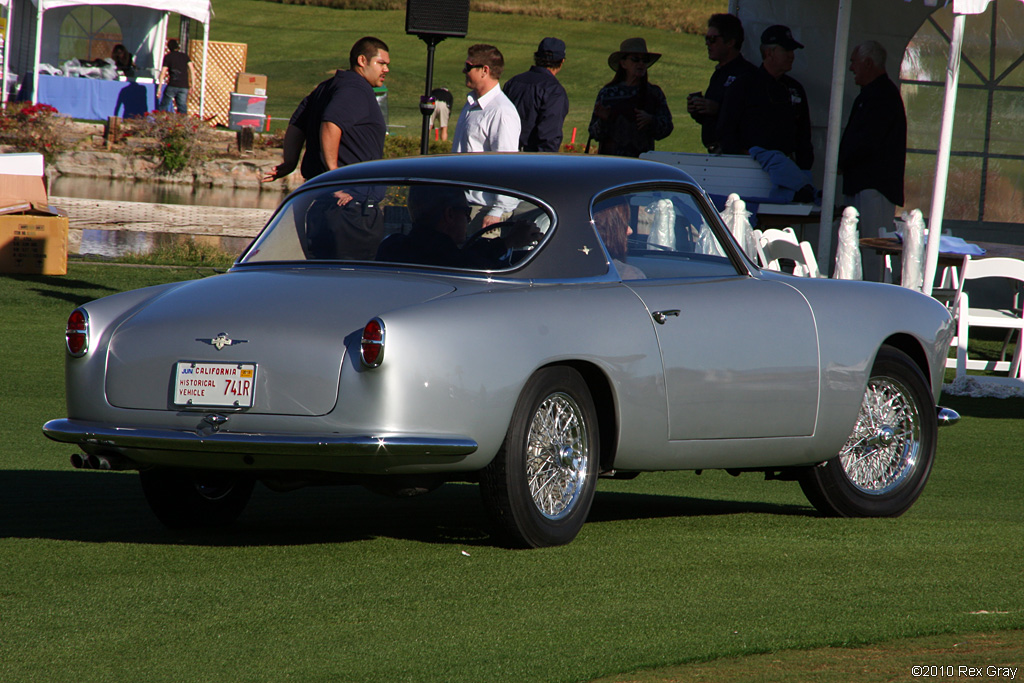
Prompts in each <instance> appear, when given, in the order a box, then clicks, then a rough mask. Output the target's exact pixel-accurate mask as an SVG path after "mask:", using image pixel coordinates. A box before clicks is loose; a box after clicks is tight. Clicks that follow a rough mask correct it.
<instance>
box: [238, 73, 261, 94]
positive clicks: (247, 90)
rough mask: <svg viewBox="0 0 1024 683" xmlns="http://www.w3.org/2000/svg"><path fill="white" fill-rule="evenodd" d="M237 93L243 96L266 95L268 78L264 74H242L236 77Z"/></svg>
mask: <svg viewBox="0 0 1024 683" xmlns="http://www.w3.org/2000/svg"><path fill="white" fill-rule="evenodd" d="M235 92H236V93H239V94H242V95H266V94H267V77H266V76H264V75H262V74H247V73H240V74H238V76H236V77H235Z"/></svg>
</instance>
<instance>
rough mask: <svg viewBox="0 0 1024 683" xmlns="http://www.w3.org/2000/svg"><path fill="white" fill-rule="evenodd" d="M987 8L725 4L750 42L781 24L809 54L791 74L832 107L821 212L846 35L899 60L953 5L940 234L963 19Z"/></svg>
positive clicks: (831, 181)
mask: <svg viewBox="0 0 1024 683" xmlns="http://www.w3.org/2000/svg"><path fill="white" fill-rule="evenodd" d="M990 2H991V0H952V1H951V3H950V0H806V1H804V2H792V1H788V2H787V1H786V0H730V2H729V11H730V12H732V13H733V14H735V15H736V16H738V17H739V18H740V19H741V20H742V21H743V24H744V27H745V28H746V29H747V31H748V35H751V36H756V35H759V34H760V31H761V30H763V29H764V28H765V27H767V26H768V25H770V24H776V23H781V24H786V25H789V26H790V27H791V28H793V29H794V31H795V32H796V33H797V36H798V39H799V40H800V41H801V42H803V43H804V44H805V45H806V46H807V49H806V50H805V51H804V52H806V53H807V54H808V55H811V56H812V57H811V59H809V60H806V61H804V62H802V63H801V60H799V59H798V68H799V69H801V71H798V68H794V72H795V73H794V75H796V77H797V79H798V80H801V82H803V83H804V85H805V87H806V88H807V90H808V94H809V97H810V99H811V102H812V106H813V105H814V103H815V102H816V101H817V102H822V101H828V103H829V104H828V126H827V129H826V131H825V140H824V142H825V157H824V162H823V168H822V206H823V207H831V206H833V205H834V203H835V198H836V177H837V173H836V170H837V160H838V157H839V139H840V137H841V126H842V120H843V112H844V106H843V99H844V94H846V93H845V90H846V74H847V68H848V63H849V42H850V41H849V36H850V34H851V32H852V31H854V30H855V31H856V34H857V35H858V38H859V39H861V40H862V39H865V38H872V39H874V40H877V41H879V42H881V43H882V44H883V45H886V46H887V48H889V52H890V53H891V54H902V53H903V50H904V48H905V47H906V45H907V42H908V41H909V39H910V38H911V36H912V35H913V32H914V30H916V28H917V26H918V25H919V24H920V23H921V21H922V20H923V19H924V18H925V17H927V15H928V14H930V13H931V12H933V11H934V9H935V8H936V7H938V6H947V5H949V4H952V10H953V15H954V24H953V35H952V40H951V46H950V53H949V63H948V66H947V70H946V89H945V102H944V107H943V111H942V124H941V137H940V140H939V149H938V156H937V161H936V174H935V175H936V177H935V186H934V189H933V198H932V211H931V215H930V217H929V235H935V236H938V235H939V234H940V233H941V227H942V219H943V210H944V203H945V194H946V180H947V177H948V171H949V156H950V144H951V140H952V133H953V114H954V111H955V108H956V89H957V85H958V78H959V67H960V51H961V44H962V40H963V31H964V25H965V24H964V22H965V20H966V17H967V15H972V14H981V13H982V12H984V11H985V10H986V9H987V8H988V6H989V4H990ZM832 25H834V26H835V32H834V34H831V33H829V32H828V30H827V28H828V27H830V26H832ZM822 29H826V30H825V31H823V30H822ZM756 49H757V48H756V46H755V47H753V49H752V50H751V52H753V51H755V50H756ZM826 50H828V51H832V52H833V61H832V63H831V69H830V72H829V73H825V72H824V68H823V65H827V62H825V61H824V59H823V58H824V57H825V55H826V54H827V52H826ZM751 56H752V55H751ZM808 62H810V63H808ZM815 91H816V92H815ZM826 95H827V97H826ZM813 116H814V114H813V112H812V117H813ZM938 246H939V240H938V239H937V237H936V239H933V240H929V242H928V247H927V258H926V263H925V280H924V283H925V284H924V287H925V291H926V293H931V283H932V282H933V280H934V276H935V269H936V263H937V261H938V253H939V252H938ZM831 252H832V213H831V211H827V210H823V211H822V216H821V224H820V226H819V235H818V263H819V265H821V267H823V268H825V267H827V264H828V263H829V262H830V260H831Z"/></svg>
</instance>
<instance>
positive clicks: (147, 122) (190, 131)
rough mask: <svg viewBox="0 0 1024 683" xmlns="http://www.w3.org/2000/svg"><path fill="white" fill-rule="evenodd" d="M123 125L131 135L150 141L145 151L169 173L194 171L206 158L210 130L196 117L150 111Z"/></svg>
mask: <svg viewBox="0 0 1024 683" xmlns="http://www.w3.org/2000/svg"><path fill="white" fill-rule="evenodd" d="M126 123H127V124H128V125H129V126H130V129H131V135H133V136H138V137H141V138H144V139H151V140H152V143H150V144H149V145H148V146H147V148H146V151H148V152H150V153H151V154H154V155H155V156H157V157H159V158H160V160H161V162H162V168H163V169H164V170H165V171H166V172H168V173H178V172H180V171H184V170H186V169H191V168H195V167H196V166H198V165H199V164H200V163H201V162H203V161H205V159H206V151H205V150H206V149H207V148H209V147H210V145H208V144H205V143H207V142H208V137H209V135H210V133H211V131H210V127H209V126H208V125H207V124H205V123H203V122H202V120H200V119H199V118H197V117H195V116H190V115H188V114H178V113H175V112H167V111H151V112H149V113H148V114H146V115H145V116H140V117H138V118H135V119H131V120H130V121H128V122H126Z"/></svg>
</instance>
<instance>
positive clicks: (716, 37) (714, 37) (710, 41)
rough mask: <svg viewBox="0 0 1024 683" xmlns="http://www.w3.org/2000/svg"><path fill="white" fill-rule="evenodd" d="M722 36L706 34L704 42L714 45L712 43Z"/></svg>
mask: <svg viewBox="0 0 1024 683" xmlns="http://www.w3.org/2000/svg"><path fill="white" fill-rule="evenodd" d="M721 37H722V36H704V44H705V45H712V44H714V43H715V41H717V40H718V39H719V38H721Z"/></svg>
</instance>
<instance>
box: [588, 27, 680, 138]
mask: <svg viewBox="0 0 1024 683" xmlns="http://www.w3.org/2000/svg"><path fill="white" fill-rule="evenodd" d="M660 58H661V54H660V53H657V52H651V51H649V50H648V49H647V41H645V40H644V39H643V38H627V39H626V40H624V41H622V44H621V45H620V46H619V49H618V50H617V51H616V52H613V53H611V54H610V55H609V56H608V66H609V67H611V69H612V70H613V71H615V76H614V78H612V80H611V81H610V82H609V83H608V84H607V85H605V86H604V87H603V88H601V91H600V92H598V94H597V102H595V103H594V115H593V117H591V119H590V128H589V132H590V137H591V139H593V140H597V142H598V148H597V153H598V154H614V155H618V156H628V157H638V156H640V155H641V154H643V153H644V152H648V151H650V150H652V149H654V141H655V140H662V139H664V138H666V137H668V136H669V135H670V134H671V133H672V112H671V111H669V108H668V101H667V100H666V99H665V93H664V92H662V90H661V88H659V87H658V86H656V85H654V84H653V83H651V82H650V81H648V79H647V69H648V68H649V67H650V66H651V65H652V64H654V63H655V62H657V61H658V59H660Z"/></svg>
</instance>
